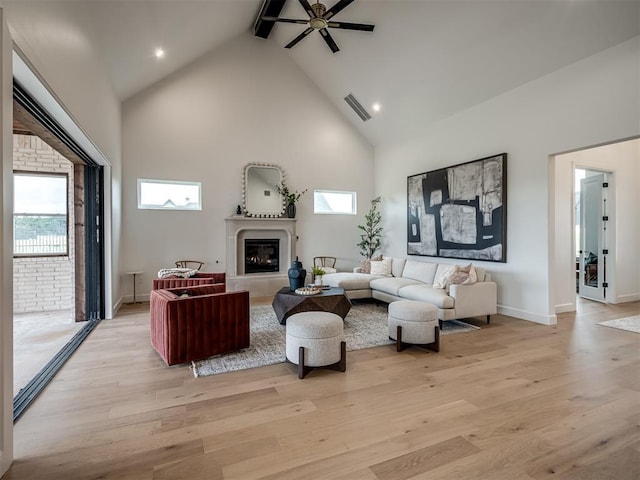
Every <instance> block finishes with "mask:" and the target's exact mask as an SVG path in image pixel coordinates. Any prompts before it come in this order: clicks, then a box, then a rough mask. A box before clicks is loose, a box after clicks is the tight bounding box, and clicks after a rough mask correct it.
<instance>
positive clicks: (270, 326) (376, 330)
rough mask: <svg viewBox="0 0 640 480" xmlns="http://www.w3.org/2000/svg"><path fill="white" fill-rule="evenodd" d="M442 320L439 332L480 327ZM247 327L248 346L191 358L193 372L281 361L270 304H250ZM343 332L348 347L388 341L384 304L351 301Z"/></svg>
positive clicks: (281, 329) (280, 335)
mask: <svg viewBox="0 0 640 480" xmlns="http://www.w3.org/2000/svg"><path fill="white" fill-rule="evenodd" d="M443 323H444V325H443V329H442V331H441V332H440V333H441V334H442V335H449V334H452V333H463V332H470V331H473V330H479V329H480V328H479V327H476V326H475V325H470V324H468V323H465V322H461V321H459V320H450V321H447V322H443ZM250 329H251V345H250V346H249V348H245V349H243V350H240V351H239V352H234V353H229V354H226V355H219V356H216V357H211V358H208V359H206V360H200V361H198V362H192V366H191V368H192V370H193V374H194V375H195V376H196V377H203V376H207V375H216V374H218V373H224V372H232V371H235V370H244V369H247V368H253V367H262V366H264V365H273V364H275V363H282V362H284V361H285V337H286V329H285V326H284V325H280V323H278V319H277V318H276V315H275V313H274V311H273V308H272V307H271V305H261V306H256V307H251V325H250ZM344 336H345V341H346V343H347V350H348V351H352V350H360V349H363V348H370V347H376V346H380V345H388V344H392V343H393V341H391V340H389V332H388V327H387V305H386V304H377V303H355V304H354V305H353V307H352V308H351V310H350V311H349V314H348V315H347V317H346V318H345V321H344Z"/></svg>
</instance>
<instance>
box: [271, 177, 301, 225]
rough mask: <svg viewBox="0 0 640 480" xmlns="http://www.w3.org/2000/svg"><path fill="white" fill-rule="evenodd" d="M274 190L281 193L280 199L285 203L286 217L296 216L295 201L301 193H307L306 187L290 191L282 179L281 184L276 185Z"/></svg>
mask: <svg viewBox="0 0 640 480" xmlns="http://www.w3.org/2000/svg"><path fill="white" fill-rule="evenodd" d="M276 190H277V191H278V193H279V194H280V195H282V200H283V202H284V204H285V205H286V212H287V217H288V218H296V203H297V202H298V200H300V197H301V196H302V195H304V194H305V193H307V190H308V189H306V188H305V189H304V190H303V191H302V192H298V191H297V190H296V191H295V192H291V191H290V190H289V187H288V186H287V184H286V183H284V180H283V181H282V183H281V184H279V185H276Z"/></svg>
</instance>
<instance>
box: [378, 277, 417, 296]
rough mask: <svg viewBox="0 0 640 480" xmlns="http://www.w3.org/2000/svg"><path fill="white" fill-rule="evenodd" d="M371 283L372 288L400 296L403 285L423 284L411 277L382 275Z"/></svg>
mask: <svg viewBox="0 0 640 480" xmlns="http://www.w3.org/2000/svg"><path fill="white" fill-rule="evenodd" d="M369 285H371V288H372V289H374V290H378V291H380V292H384V293H389V294H391V295H396V296H399V293H398V292H399V290H400V289H401V288H402V287H406V286H407V285H421V283H420V282H418V281H417V280H411V279H410V278H396V277H382V278H374V279H373V280H371V282H370V283H369Z"/></svg>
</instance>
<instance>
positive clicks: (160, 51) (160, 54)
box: [153, 48, 164, 58]
mask: <svg viewBox="0 0 640 480" xmlns="http://www.w3.org/2000/svg"><path fill="white" fill-rule="evenodd" d="M153 54H154V55H155V57H156V58H164V50H163V49H161V48H156V51H155V52H153Z"/></svg>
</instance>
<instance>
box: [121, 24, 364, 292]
mask: <svg viewBox="0 0 640 480" xmlns="http://www.w3.org/2000/svg"><path fill="white" fill-rule="evenodd" d="M123 152H124V154H123V177H122V178H123V185H122V186H123V196H122V198H123V233H122V235H123V237H122V252H123V256H122V271H127V270H143V271H144V272H145V274H144V275H143V277H142V279H141V280H140V283H139V284H138V285H137V292H136V293H140V292H142V293H143V294H146V293H148V291H149V289H150V287H151V282H152V279H153V277H154V276H155V275H156V274H157V271H158V270H159V269H160V268H163V267H168V266H173V262H174V261H175V260H178V259H182V258H193V259H200V260H203V261H205V262H206V263H207V265H206V266H205V267H204V269H205V270H208V271H224V270H225V224H224V220H223V219H224V218H226V217H228V216H230V215H232V213H233V212H234V211H235V208H236V205H238V204H240V203H241V202H242V196H241V188H242V174H243V169H244V166H245V165H246V164H247V163H249V162H267V163H275V164H278V165H280V166H281V167H282V168H283V169H284V170H285V173H286V178H287V184H288V185H289V187H290V188H291V189H293V190H303V189H305V188H308V189H309V192H308V193H307V194H305V195H304V196H303V197H302V199H301V200H300V202H299V203H298V205H297V215H296V218H297V219H298V222H297V233H298V236H299V240H298V244H297V252H298V255H299V256H300V259H301V260H302V261H303V263H304V265H305V266H310V264H311V262H312V258H313V257H314V256H316V255H332V256H336V257H338V258H339V260H338V264H339V265H338V266H340V267H341V268H351V267H352V266H354V264H355V262H356V261H357V258H358V250H357V247H356V243H357V242H358V239H359V238H358V230H357V225H358V223H360V222H362V213H364V212H366V211H367V210H368V204H369V200H370V199H371V198H372V197H373V149H372V147H371V146H370V145H369V144H368V142H367V141H366V140H364V139H363V138H362V136H361V135H360V134H359V133H357V132H356V131H355V130H354V129H353V128H352V127H351V126H350V125H349V124H348V123H347V122H346V121H345V120H344V119H343V118H342V116H341V114H340V113H339V112H338V111H337V109H335V107H334V106H332V105H331V104H330V102H329V101H328V100H327V99H326V98H325V97H324V96H323V95H322V94H321V93H320V91H319V90H318V89H317V87H315V85H314V84H313V82H312V81H311V80H310V79H309V78H308V77H307V76H306V75H305V74H304V73H303V72H302V71H301V70H300V69H299V68H298V67H297V66H296V65H295V64H294V63H293V62H292V61H291V60H290V58H289V57H288V55H287V53H286V51H284V50H282V49H281V48H280V47H278V46H277V45H275V44H274V43H273V42H264V41H262V40H261V39H257V38H254V37H252V36H249V35H242V36H240V37H238V38H236V39H234V40H232V41H231V42H229V43H227V44H226V45H224V46H222V47H221V48H219V49H217V50H215V51H214V52H212V53H210V54H208V55H206V56H204V57H202V58H201V59H199V60H198V61H196V62H195V63H193V64H192V65H190V66H188V67H186V68H185V69H183V70H181V71H180V72H178V73H177V74H174V75H172V76H171V77H169V78H167V79H165V80H163V81H161V82H159V83H158V84H156V85H155V86H153V87H151V88H149V89H147V90H145V91H144V92H142V93H140V94H138V95H137V96H135V97H133V98H131V99H129V100H128V101H127V102H125V103H124V105H123ZM137 178H152V179H170V180H191V181H200V182H202V189H203V192H202V201H203V209H202V211H200V212H195V211H194V212H191V211H159V210H138V209H137V208H136V205H137V200H136V179H137ZM313 189H337V190H349V191H356V192H357V193H358V211H359V212H361V213H360V214H359V215H358V216H330V215H314V214H313V194H312V190H313ZM216 262H219V263H216ZM131 293H132V286H131V278H130V277H129V278H127V279H123V290H122V292H121V294H122V295H126V296H127V298H126V299H125V300H127V301H128V300H130V298H129V297H130V296H131ZM141 298H144V297H141Z"/></svg>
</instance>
